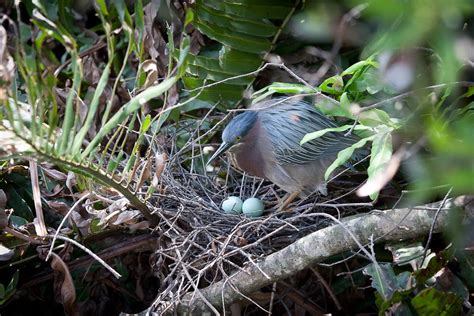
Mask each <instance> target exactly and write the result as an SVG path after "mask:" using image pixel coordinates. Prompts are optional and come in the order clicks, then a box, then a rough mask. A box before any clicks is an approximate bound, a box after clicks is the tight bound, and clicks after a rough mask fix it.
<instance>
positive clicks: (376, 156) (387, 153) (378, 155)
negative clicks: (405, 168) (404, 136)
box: [367, 132, 393, 200]
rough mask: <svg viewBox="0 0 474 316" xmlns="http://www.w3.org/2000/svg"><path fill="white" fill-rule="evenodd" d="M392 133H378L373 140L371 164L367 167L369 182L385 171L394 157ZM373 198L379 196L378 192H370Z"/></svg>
mask: <svg viewBox="0 0 474 316" xmlns="http://www.w3.org/2000/svg"><path fill="white" fill-rule="evenodd" d="M392 152H393V148H392V134H391V133H390V132H387V133H381V134H376V135H375V138H374V140H373V141H372V151H371V155H370V165H369V168H368V169H367V173H368V175H369V177H368V180H367V182H369V181H374V179H375V178H377V177H379V176H380V174H381V173H385V171H386V170H387V166H388V163H389V162H390V159H391V158H392ZM369 196H370V198H371V199H372V200H375V199H376V198H377V196H378V191H377V192H372V193H370V194H369Z"/></svg>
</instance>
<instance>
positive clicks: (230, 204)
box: [221, 196, 242, 214]
mask: <svg viewBox="0 0 474 316" xmlns="http://www.w3.org/2000/svg"><path fill="white" fill-rule="evenodd" d="M221 207H222V210H223V211H224V212H225V213H227V214H240V213H242V200H241V199H240V198H239V197H238V196H229V197H228V198H227V199H225V200H224V201H222V206H221Z"/></svg>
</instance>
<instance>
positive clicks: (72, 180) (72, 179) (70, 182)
mask: <svg viewBox="0 0 474 316" xmlns="http://www.w3.org/2000/svg"><path fill="white" fill-rule="evenodd" d="M76 184H77V180H76V174H75V173H74V172H72V171H69V172H68V173H67V179H66V187H67V188H68V189H69V192H71V194H72V193H73V190H72V187H73V186H75V185H76Z"/></svg>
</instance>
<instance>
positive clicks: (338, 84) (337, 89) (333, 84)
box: [319, 75, 344, 95]
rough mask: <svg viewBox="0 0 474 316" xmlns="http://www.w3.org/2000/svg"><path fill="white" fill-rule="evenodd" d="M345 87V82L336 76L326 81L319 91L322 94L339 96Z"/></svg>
mask: <svg viewBox="0 0 474 316" xmlns="http://www.w3.org/2000/svg"><path fill="white" fill-rule="evenodd" d="M343 86H344V80H343V79H342V77H341V76H339V75H336V76H332V77H329V78H327V79H326V80H324V81H323V82H322V83H321V84H320V85H319V89H320V90H321V91H322V92H326V93H329V94H335V95H339V94H341V93H342V87H343Z"/></svg>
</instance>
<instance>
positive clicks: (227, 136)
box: [207, 111, 257, 164]
mask: <svg viewBox="0 0 474 316" xmlns="http://www.w3.org/2000/svg"><path fill="white" fill-rule="evenodd" d="M256 121H257V112H255V111H246V112H243V113H241V114H239V115H237V116H236V117H234V118H233V119H232V120H231V121H230V122H229V124H227V126H226V127H225V129H224V132H222V144H221V145H220V147H219V148H218V149H217V150H216V152H215V153H214V155H212V157H211V158H210V159H209V161H208V162H207V164H209V163H211V162H212V161H213V160H215V159H216V158H217V157H219V156H220V155H222V154H223V153H224V152H226V151H227V150H229V149H231V148H232V147H234V146H236V145H239V144H240V143H241V142H242V141H243V140H244V139H245V136H246V135H247V134H248V132H249V131H250V130H251V129H252V128H253V127H254V125H255V122H256Z"/></svg>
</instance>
